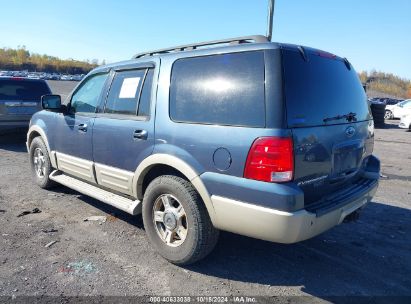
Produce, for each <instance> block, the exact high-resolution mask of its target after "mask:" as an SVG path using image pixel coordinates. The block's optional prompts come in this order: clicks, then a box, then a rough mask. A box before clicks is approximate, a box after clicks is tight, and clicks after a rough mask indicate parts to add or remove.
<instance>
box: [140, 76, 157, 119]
mask: <svg viewBox="0 0 411 304" xmlns="http://www.w3.org/2000/svg"><path fill="white" fill-rule="evenodd" d="M153 75H154V70H153V69H149V70H148V72H147V76H146V79H145V80H144V85H143V90H142V92H141V97H140V104H139V106H138V113H137V115H138V116H150V104H151V89H152V86H153Z"/></svg>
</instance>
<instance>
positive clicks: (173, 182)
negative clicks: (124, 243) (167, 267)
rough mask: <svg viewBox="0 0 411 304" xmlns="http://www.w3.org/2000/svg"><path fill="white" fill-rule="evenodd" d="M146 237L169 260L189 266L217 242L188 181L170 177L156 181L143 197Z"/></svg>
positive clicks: (213, 229)
mask: <svg viewBox="0 0 411 304" xmlns="http://www.w3.org/2000/svg"><path fill="white" fill-rule="evenodd" d="M143 221H144V228H145V230H146V233H147V237H148V239H149V240H150V242H151V244H152V245H153V246H154V247H155V249H156V250H157V251H158V252H159V253H160V255H161V256H163V257H164V258H165V259H166V260H168V261H169V262H171V263H173V264H177V265H189V264H192V263H194V262H197V261H198V260H200V259H202V258H204V257H205V256H206V255H208V254H209V253H210V252H211V251H212V250H213V249H214V247H215V245H216V243H217V240H218V230H217V229H215V228H214V226H213V224H212V223H211V220H210V217H209V215H208V212H207V209H206V207H205V206H204V203H203V201H202V200H201V198H200V196H199V194H198V193H197V192H196V190H195V189H194V188H193V186H192V184H191V183H190V182H188V181H187V180H185V179H183V178H181V177H177V176H171V175H164V176H160V177H158V178H156V179H154V180H153V181H152V182H151V183H150V184H149V186H148V187H147V190H146V192H145V194H144V199H143Z"/></svg>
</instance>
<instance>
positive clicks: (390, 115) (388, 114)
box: [384, 110, 394, 119]
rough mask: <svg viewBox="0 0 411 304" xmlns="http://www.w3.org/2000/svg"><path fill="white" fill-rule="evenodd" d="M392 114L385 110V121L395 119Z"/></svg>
mask: <svg viewBox="0 0 411 304" xmlns="http://www.w3.org/2000/svg"><path fill="white" fill-rule="evenodd" d="M393 117H394V116H393V115H392V112H391V111H390V110H385V114H384V118H385V119H393Z"/></svg>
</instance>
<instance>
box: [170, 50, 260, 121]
mask: <svg viewBox="0 0 411 304" xmlns="http://www.w3.org/2000/svg"><path fill="white" fill-rule="evenodd" d="M264 78H265V77H264V53H263V52H260V51H258V52H244V53H234V54H233V53H232V54H223V55H213V56H206V57H195V58H184V59H179V60H177V61H176V62H175V63H174V65H173V70H172V76H171V86H170V117H171V119H172V120H174V121H176V122H187V123H202V124H217V125H232V126H249V127H264V126H265V95H264Z"/></svg>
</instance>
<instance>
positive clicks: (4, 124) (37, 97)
mask: <svg viewBox="0 0 411 304" xmlns="http://www.w3.org/2000/svg"><path fill="white" fill-rule="evenodd" d="M50 93H51V91H50V88H49V86H48V85H47V83H46V82H45V81H44V80H34V79H28V78H19V77H0V132H1V131H5V130H16V129H19V128H26V130H27V128H28V126H29V121H30V118H31V116H32V115H33V114H34V113H35V112H37V111H40V110H41V109H42V108H41V96H42V95H46V94H50Z"/></svg>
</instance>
